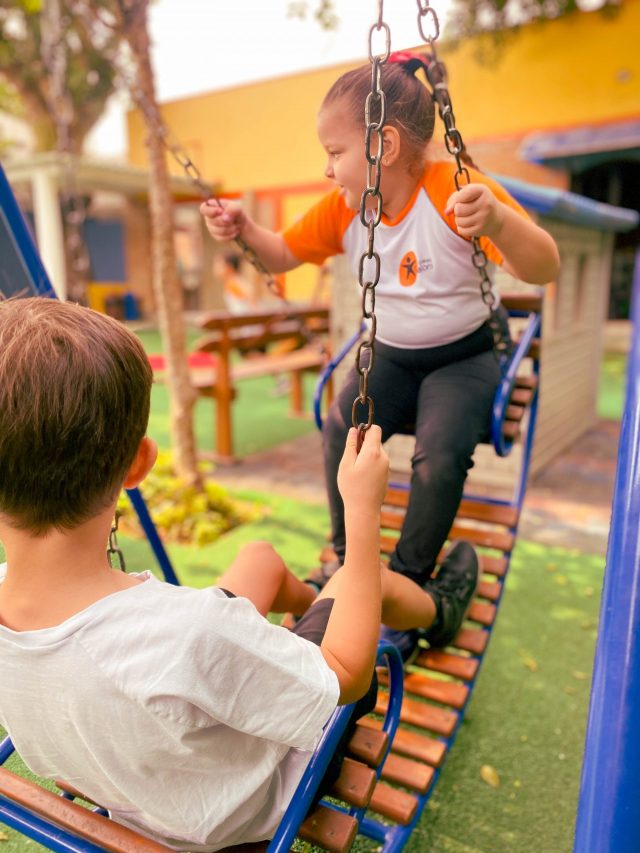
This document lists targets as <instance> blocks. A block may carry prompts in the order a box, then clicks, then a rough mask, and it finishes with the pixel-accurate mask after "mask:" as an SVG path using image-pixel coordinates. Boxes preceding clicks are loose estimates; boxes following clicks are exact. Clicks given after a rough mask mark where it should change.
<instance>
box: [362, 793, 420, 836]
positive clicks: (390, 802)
mask: <svg viewBox="0 0 640 853" xmlns="http://www.w3.org/2000/svg"><path fill="white" fill-rule="evenodd" d="M369 808H371V809H372V810H373V811H374V812H377V813H378V814H381V815H383V816H384V817H386V818H389V820H393V821H395V822H396V823H400V824H402V825H403V826H406V825H407V824H408V823H411V821H412V820H413V818H414V815H415V813H416V809H417V808H418V800H417V799H416V797H414V796H413V795H412V794H407V793H406V792H405V791H400V790H398V789H397V788H392V787H390V786H389V785H385V783H384V782H378V784H377V785H376V787H375V790H374V792H373V796H372V797H371V803H370V804H369Z"/></svg>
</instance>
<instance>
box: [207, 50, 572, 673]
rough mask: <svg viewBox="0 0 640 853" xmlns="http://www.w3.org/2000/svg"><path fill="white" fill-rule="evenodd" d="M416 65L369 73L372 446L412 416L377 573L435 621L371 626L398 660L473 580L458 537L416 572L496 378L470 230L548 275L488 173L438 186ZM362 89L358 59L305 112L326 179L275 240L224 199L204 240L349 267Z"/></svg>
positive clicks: (451, 501) (497, 255)
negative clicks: (387, 551) (393, 536)
mask: <svg viewBox="0 0 640 853" xmlns="http://www.w3.org/2000/svg"><path fill="white" fill-rule="evenodd" d="M419 69H423V70H426V65H425V60H424V59H423V58H422V56H421V55H419V54H409V53H407V52H402V53H396V54H391V56H390V57H389V61H388V62H387V63H386V64H384V65H383V66H382V68H381V86H382V89H383V91H384V92H385V96H386V104H387V118H386V124H385V126H384V128H383V149H382V157H381V161H382V167H381V169H382V174H381V181H380V190H381V194H382V199H383V209H382V220H381V223H380V225H379V226H378V228H377V229H376V250H377V252H378V253H379V255H380V259H381V271H380V280H379V283H378V285H377V286H376V316H377V336H376V350H375V352H376V361H375V369H374V370H372V372H371V373H370V374H369V386H368V389H369V390H368V393H369V395H370V396H371V397H372V398H373V399H374V400H375V415H376V422H377V423H378V424H379V425H380V427H381V429H382V440H383V441H386V440H387V439H388V438H389V437H390V436H392V435H393V434H394V433H395V432H397V431H398V430H399V429H401V428H402V427H403V426H404V425H405V424H407V423H415V435H416V439H415V451H414V454H413V458H412V478H411V493H410V500H409V506H408V508H407V513H406V518H405V522H404V526H403V529H402V533H401V536H400V538H399V540H398V543H397V546H396V549H395V552H394V553H393V554H392V556H391V559H390V567H391V569H393V570H394V571H396V572H400V573H401V574H403V575H406V576H407V577H409V578H411V579H412V580H414V581H416V582H417V583H418V584H420V585H421V586H424V588H425V589H426V591H427V592H428V593H429V594H430V595H431V596H432V598H433V600H434V602H435V610H436V616H435V620H434V622H433V624H432V625H430V626H429V627H428V628H425V629H412V630H410V631H404V632H397V631H394V632H391V631H387V632H386V633H387V637H388V638H389V639H392V641H393V642H395V643H396V645H397V646H398V648H399V649H400V651H401V653H402V655H403V658H404V659H405V660H408V659H410V658H411V656H412V655H413V654H414V652H415V651H416V650H417V645H418V640H419V639H420V637H423V638H424V639H426V640H427V642H428V643H429V644H430V645H431V646H446V645H448V644H449V643H450V642H451V641H452V639H453V637H454V636H455V634H456V633H457V631H458V629H459V627H460V625H461V623H462V621H463V619H464V616H465V613H466V611H467V609H468V607H469V605H470V602H471V599H472V597H473V594H474V592H475V588H476V585H477V577H478V560H477V557H476V554H475V552H474V550H473V548H472V547H471V546H470V545H469V544H468V543H465V542H460V543H458V544H456V545H454V547H453V548H452V549H451V550H450V552H449V553H448V555H447V556H446V558H445V559H444V561H443V562H442V564H441V566H440V569H439V571H438V573H437V575H435V577H434V578H432V575H433V573H434V570H435V568H436V559H437V556H438V554H439V552H440V549H441V548H442V546H443V544H444V542H445V540H446V538H447V534H448V533H449V530H450V528H451V525H452V522H453V519H454V517H455V515H456V512H457V509H458V506H459V503H460V500H461V498H462V491H463V486H464V482H465V479H466V475H467V472H468V470H469V469H470V468H471V466H472V465H473V460H472V457H473V453H474V449H475V447H476V445H477V443H478V442H479V441H481V440H482V438H483V437H484V436H485V435H486V433H487V429H488V424H489V421H490V416H491V406H492V402H493V398H494V394H495V392H496V389H497V386H498V383H499V381H500V367H499V363H498V359H497V357H496V355H495V354H494V350H493V336H492V332H491V329H490V328H489V324H488V322H487V307H486V305H485V304H484V302H483V301H482V299H481V296H480V293H479V285H478V276H477V271H476V269H475V268H474V265H473V263H472V257H471V256H472V253H473V245H472V243H471V238H472V237H479V238H480V243H481V246H482V248H483V250H484V252H485V253H486V255H487V257H488V258H489V260H490V261H492V262H494V263H497V264H500V265H501V266H502V268H503V269H505V270H506V271H507V272H509V273H511V274H512V275H513V276H514V277H515V278H518V279H521V280H523V281H526V282H529V283H531V284H545V283H547V282H549V281H551V280H552V279H554V278H555V276H556V275H557V273H558V269H559V256H558V250H557V247H556V245H555V242H554V241H553V239H552V237H551V236H550V235H549V234H548V233H547V232H546V231H544V230H543V229H542V228H540V227H538V226H537V225H536V224H535V223H534V222H533V221H532V220H531V219H530V218H529V216H528V215H527V213H526V212H525V211H524V210H523V209H522V208H521V207H520V205H519V204H518V203H517V202H516V201H515V200H514V199H513V198H511V196H510V195H509V194H508V193H507V192H506V191H505V190H504V189H503V188H502V187H501V186H500V185H499V184H498V183H497V182H496V181H494V180H492V179H491V178H489V177H487V176H486V175H483V174H482V173H480V172H478V171H477V170H476V169H473V168H471V167H470V168H469V174H470V177H471V182H470V183H469V184H467V185H466V186H463V187H462V188H461V189H460V190H458V191H455V192H452V188H455V182H454V173H455V171H456V166H455V164H454V163H453V162H435V161H432V160H430V159H429V158H428V146H429V142H430V140H431V137H432V134H433V126H434V116H435V110H434V103H433V99H432V97H431V93H430V92H429V90H428V89H427V88H426V87H425V86H424V85H423V84H422V83H421V81H420V80H419V79H418V78H417V77H416V71H418V70H419ZM370 90H371V69H370V66H369V65H367V66H363V67H361V68H357V69H355V70H353V71H349V72H347V73H346V74H344V75H343V76H341V77H340V78H339V79H338V80H337V81H336V82H335V83H334V85H333V86H332V87H331V89H330V90H329V92H328V93H327V95H326V97H325V99H324V101H323V103H322V105H321V107H320V112H319V114H318V119H317V131H318V136H319V139H320V142H321V144H322V146H323V148H324V149H325V151H326V154H327V165H326V168H325V175H326V176H327V177H328V178H330V179H331V180H332V181H334V183H335V184H336V187H335V189H334V190H333V191H332V192H330V193H328V194H327V195H326V196H325V197H324V198H322V199H321V200H320V201H319V202H318V203H317V204H316V205H315V206H313V207H312V208H311V209H310V210H309V211H308V212H307V213H306V214H305V215H304V216H302V217H301V219H299V220H298V221H297V222H296V223H295V224H294V225H292V226H291V227H289V228H287V229H285V230H284V231H283V232H282V233H274V232H273V231H270V230H268V229H265V228H262V227H261V226H259V225H258V224H257V223H255V222H254V221H253V220H252V219H251V218H250V217H249V216H248V215H247V214H246V212H245V211H244V210H243V209H242V207H241V206H240V205H239V204H238V203H236V202H225V201H223V202H222V206H221V207H219V206H218V205H217V204H215V203H214V202H206V203H205V204H203V205H202V207H201V213H202V215H203V216H204V220H205V223H206V226H207V229H208V231H209V233H210V234H211V236H212V237H213V238H214V239H216V240H232V239H234V238H235V237H238V236H239V237H241V238H242V239H243V240H245V241H246V242H247V243H248V244H249V245H250V246H251V248H252V249H253V250H254V251H255V252H256V253H257V255H258V256H259V257H260V259H261V260H262V261H263V263H264V264H265V265H266V266H267V267H268V268H269V269H270V270H271V271H273V272H285V271H287V270H291V269H293V268H295V267H297V266H299V265H300V264H302V263H304V262H307V261H310V262H312V263H316V264H322V263H323V262H324V261H325V260H326V259H327V258H328V257H330V256H332V255H336V254H339V253H342V252H344V253H345V254H346V255H347V256H348V258H349V260H350V262H351V266H352V268H353V270H354V273H355V274H356V276H357V273H358V263H359V260H360V257H361V256H362V253H363V251H366V247H367V229H366V228H364V227H363V225H362V223H361V222H360V218H359V216H358V211H359V208H360V199H361V196H362V193H363V191H364V189H365V187H366V175H367V169H366V166H367V161H366V157H365V150H364V144H363V139H364V131H365V123H364V116H363V112H364V111H363V104H364V102H365V99H366V97H367V94H368V93H369V92H370ZM372 112H373V110H372ZM372 120H375V115H373V116H372ZM370 200H371V201H372V203H373V204H375V199H370ZM494 296H495V297H496V301H497V294H494ZM358 379H359V377H358V372H357V370H356V369H355V368H352V370H351V372H350V373H349V375H348V377H347V379H346V380H345V383H344V385H343V387H342V389H341V391H340V393H339V395H338V397H337V399H336V400H335V402H334V403H333V405H332V407H331V409H330V411H329V414H328V416H327V419H326V422H325V426H324V430H323V447H324V460H325V473H326V484H327V491H328V497H329V507H330V512H331V524H332V539H333V547H334V550H335V553H336V562H335V564H325V565H324V566H323V567H321V569H319V570H318V571H317V572H315V573H314V575H313V576H312V578H311V579H310V580H314V581H316V582H318V585H319V586H321V585H322V583H323V582H324V581H325V579H326V578H327V577H328V576H330V575H331V574H332V572H334V571H335V570H336V569H337V568H338V567H339V566H340V565H341V564H342V562H343V561H344V553H345V527H344V506H343V503H342V499H341V497H340V493H339V491H338V487H337V471H338V465H339V463H340V458H341V455H342V450H343V448H344V442H345V436H346V434H347V432H348V430H349V426H350V425H351V409H352V404H353V400H354V398H355V397H356V396H357V395H358V393H359V384H358Z"/></svg>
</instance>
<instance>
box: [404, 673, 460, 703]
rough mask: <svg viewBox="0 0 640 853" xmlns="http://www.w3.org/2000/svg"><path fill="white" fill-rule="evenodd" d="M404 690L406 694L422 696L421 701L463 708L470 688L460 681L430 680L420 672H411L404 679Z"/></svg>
mask: <svg viewBox="0 0 640 853" xmlns="http://www.w3.org/2000/svg"><path fill="white" fill-rule="evenodd" d="M404 689H405V692H406V693H410V694H411V695H413V696H420V698H421V699H431V700H432V701H433V702H440V704H442V705H450V706H451V707H452V708H458V709H460V708H463V707H464V704H465V702H466V701H467V697H468V695H469V688H468V687H467V686H466V685H465V684H461V683H460V682H459V681H443V680H442V679H437V678H429V676H428V675H423V674H422V673H420V672H410V673H407V674H406V675H405V677H404Z"/></svg>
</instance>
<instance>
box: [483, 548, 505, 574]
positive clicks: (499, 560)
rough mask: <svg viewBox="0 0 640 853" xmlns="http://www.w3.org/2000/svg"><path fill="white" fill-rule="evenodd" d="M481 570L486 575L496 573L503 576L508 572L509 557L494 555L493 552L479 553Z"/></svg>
mask: <svg viewBox="0 0 640 853" xmlns="http://www.w3.org/2000/svg"><path fill="white" fill-rule="evenodd" d="M478 556H479V558H480V572H481V573H482V574H485V575H494V576H495V577H497V578H503V577H504V576H505V575H506V573H507V558H506V557H494V556H492V555H491V554H479V555H478Z"/></svg>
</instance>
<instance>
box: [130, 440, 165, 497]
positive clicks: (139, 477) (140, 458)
mask: <svg viewBox="0 0 640 853" xmlns="http://www.w3.org/2000/svg"><path fill="white" fill-rule="evenodd" d="M157 456H158V445H157V444H156V443H155V441H154V440H153V439H152V438H148V437H147V436H146V435H145V437H144V438H143V439H142V441H141V442H140V444H139V445H138V450H137V452H136V455H135V456H134V458H133V462H132V463H131V466H130V468H129V470H128V472H127V476H126V477H125V480H124V483H123V484H122V485H123V487H124V488H125V489H133V488H135V487H136V486H137V485H138V484H139V483H141V482H142V481H143V480H144V478H145V477H146V476H147V474H148V473H149V471H150V470H151V469H152V468H153V465H154V463H155V461H156V458H157Z"/></svg>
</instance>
